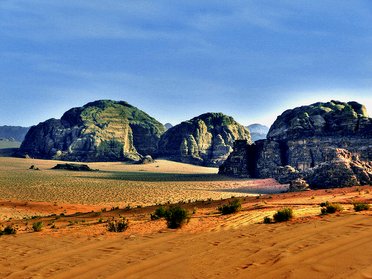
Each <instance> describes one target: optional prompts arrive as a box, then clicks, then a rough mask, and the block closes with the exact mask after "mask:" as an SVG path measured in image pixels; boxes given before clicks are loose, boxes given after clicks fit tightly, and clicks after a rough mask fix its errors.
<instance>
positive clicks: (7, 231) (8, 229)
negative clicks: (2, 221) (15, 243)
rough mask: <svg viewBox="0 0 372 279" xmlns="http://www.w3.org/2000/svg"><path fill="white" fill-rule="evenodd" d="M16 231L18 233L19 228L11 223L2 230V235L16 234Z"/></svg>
mask: <svg viewBox="0 0 372 279" xmlns="http://www.w3.org/2000/svg"><path fill="white" fill-rule="evenodd" d="M16 233H17V230H16V229H15V228H14V227H13V226H11V225H8V226H6V227H5V228H4V229H3V230H2V231H0V235H9V234H16Z"/></svg>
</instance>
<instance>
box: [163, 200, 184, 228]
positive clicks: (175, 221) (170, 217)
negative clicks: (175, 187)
mask: <svg viewBox="0 0 372 279" xmlns="http://www.w3.org/2000/svg"><path fill="white" fill-rule="evenodd" d="M164 217H165V220H166V221H167V226H168V228H171V229H177V228H180V227H182V226H183V225H184V224H186V223H188V222H189V220H190V214H189V212H188V211H187V210H186V209H185V208H183V207H181V206H179V205H177V206H171V207H169V208H168V209H167V210H166V211H165V216H164Z"/></svg>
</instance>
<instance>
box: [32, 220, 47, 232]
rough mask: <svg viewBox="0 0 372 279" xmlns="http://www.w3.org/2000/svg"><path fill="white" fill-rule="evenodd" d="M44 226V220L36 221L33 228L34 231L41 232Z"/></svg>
mask: <svg viewBox="0 0 372 279" xmlns="http://www.w3.org/2000/svg"><path fill="white" fill-rule="evenodd" d="M43 227H44V223H43V222H41V221H40V222H35V223H33V224H32V229H33V230H34V232H40V231H41V230H42V229H43Z"/></svg>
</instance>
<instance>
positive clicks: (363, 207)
mask: <svg viewBox="0 0 372 279" xmlns="http://www.w3.org/2000/svg"><path fill="white" fill-rule="evenodd" d="M369 209H370V205H369V204H368V203H364V202H356V203H354V210H355V211H364V210H369Z"/></svg>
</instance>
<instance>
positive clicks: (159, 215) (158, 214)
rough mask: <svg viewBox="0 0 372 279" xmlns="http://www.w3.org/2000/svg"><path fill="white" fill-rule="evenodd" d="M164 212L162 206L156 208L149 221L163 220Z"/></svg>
mask: <svg viewBox="0 0 372 279" xmlns="http://www.w3.org/2000/svg"><path fill="white" fill-rule="evenodd" d="M166 212H167V210H166V209H165V208H164V207H163V206H160V207H158V208H157V209H155V211H154V214H151V220H157V219H160V218H164V217H165V214H166Z"/></svg>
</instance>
